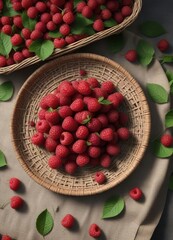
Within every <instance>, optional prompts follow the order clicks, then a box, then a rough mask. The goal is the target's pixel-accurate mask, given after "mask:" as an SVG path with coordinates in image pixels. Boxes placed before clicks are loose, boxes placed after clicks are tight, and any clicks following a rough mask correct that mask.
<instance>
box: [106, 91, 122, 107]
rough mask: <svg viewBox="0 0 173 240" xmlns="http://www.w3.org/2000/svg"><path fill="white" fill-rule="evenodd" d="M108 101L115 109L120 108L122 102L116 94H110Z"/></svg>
mask: <svg viewBox="0 0 173 240" xmlns="http://www.w3.org/2000/svg"><path fill="white" fill-rule="evenodd" d="M107 100H109V101H110V102H111V103H112V106H113V107H114V108H118V107H119V105H120V101H119V99H118V97H117V95H116V94H115V93H112V94H110V95H109V96H108V98H107Z"/></svg>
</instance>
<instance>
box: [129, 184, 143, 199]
mask: <svg viewBox="0 0 173 240" xmlns="http://www.w3.org/2000/svg"><path fill="white" fill-rule="evenodd" d="M129 195H130V197H131V198H133V199H134V200H140V199H141V198H142V196H143V193H142V191H141V189H140V188H138V187H135V188H133V189H131V190H130V192H129Z"/></svg>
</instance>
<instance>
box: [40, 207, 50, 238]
mask: <svg viewBox="0 0 173 240" xmlns="http://www.w3.org/2000/svg"><path fill="white" fill-rule="evenodd" d="M53 225H54V221H53V218H52V216H51V214H50V212H49V211H48V210H47V209H45V210H44V211H43V212H42V213H40V214H39V216H38V217H37V220H36V228H37V231H38V232H39V233H40V234H41V235H42V236H46V235H47V234H48V233H50V232H51V231H52V229H53Z"/></svg>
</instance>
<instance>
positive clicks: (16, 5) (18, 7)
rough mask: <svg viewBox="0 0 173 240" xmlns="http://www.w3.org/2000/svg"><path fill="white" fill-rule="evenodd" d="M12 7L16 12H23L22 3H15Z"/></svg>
mask: <svg viewBox="0 0 173 240" xmlns="http://www.w3.org/2000/svg"><path fill="white" fill-rule="evenodd" d="M12 7H13V9H14V10H15V11H20V10H22V4H21V2H13V4H12Z"/></svg>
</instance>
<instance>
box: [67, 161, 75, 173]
mask: <svg viewBox="0 0 173 240" xmlns="http://www.w3.org/2000/svg"><path fill="white" fill-rule="evenodd" d="M64 169H65V171H66V172H67V173H68V174H71V175H72V174H74V173H75V172H76V169H77V164H76V163H75V162H72V161H67V162H66V163H65V166H64Z"/></svg>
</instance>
